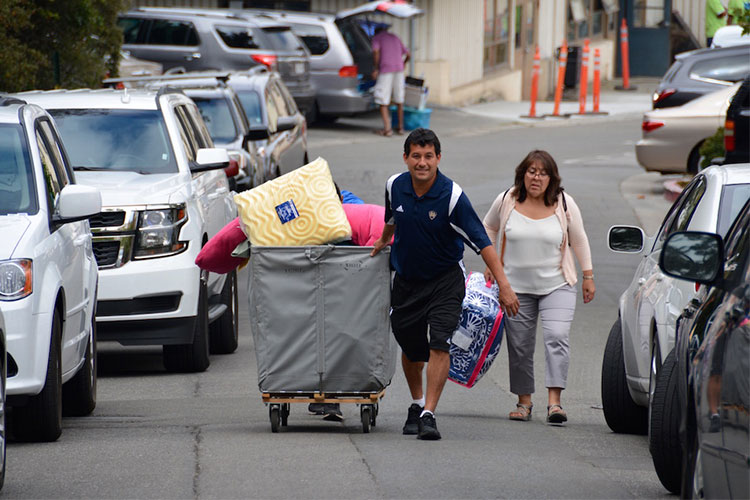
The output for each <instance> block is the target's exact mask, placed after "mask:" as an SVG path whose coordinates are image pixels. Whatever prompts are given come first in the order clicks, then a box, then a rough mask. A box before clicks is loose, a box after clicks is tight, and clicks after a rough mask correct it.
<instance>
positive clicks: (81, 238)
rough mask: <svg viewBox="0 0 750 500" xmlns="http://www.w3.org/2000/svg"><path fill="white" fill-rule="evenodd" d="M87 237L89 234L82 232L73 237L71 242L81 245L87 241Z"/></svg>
mask: <svg viewBox="0 0 750 500" xmlns="http://www.w3.org/2000/svg"><path fill="white" fill-rule="evenodd" d="M89 238H91V236H90V235H88V234H82V235H81V236H77V237H76V238H75V239H74V240H73V244H74V245H75V246H77V247H80V246H83V245H85V244H86V242H87V241H88V240H89Z"/></svg>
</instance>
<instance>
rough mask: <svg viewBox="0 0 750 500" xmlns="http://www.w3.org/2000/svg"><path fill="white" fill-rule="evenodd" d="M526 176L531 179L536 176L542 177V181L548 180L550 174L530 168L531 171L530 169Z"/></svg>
mask: <svg viewBox="0 0 750 500" xmlns="http://www.w3.org/2000/svg"><path fill="white" fill-rule="evenodd" d="M526 175H528V176H529V177H536V176H539V177H541V178H542V179H544V178H546V177H549V174H548V173H547V172H545V171H544V170H537V169H535V168H530V169H528V170H527V171H526Z"/></svg>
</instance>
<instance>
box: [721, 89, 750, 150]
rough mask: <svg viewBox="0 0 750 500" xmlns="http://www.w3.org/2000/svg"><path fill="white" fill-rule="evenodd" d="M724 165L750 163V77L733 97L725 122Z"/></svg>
mask: <svg viewBox="0 0 750 500" xmlns="http://www.w3.org/2000/svg"><path fill="white" fill-rule="evenodd" d="M724 150H725V154H724V163H750V77H747V78H745V80H744V81H743V82H742V85H740V88H739V89H737V92H736V93H735V94H734V97H732V100H731V102H730V103H729V108H727V117H726V120H725V122H724Z"/></svg>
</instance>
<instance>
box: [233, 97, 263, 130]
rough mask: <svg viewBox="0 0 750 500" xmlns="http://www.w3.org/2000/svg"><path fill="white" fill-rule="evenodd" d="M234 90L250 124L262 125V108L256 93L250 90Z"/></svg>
mask: <svg viewBox="0 0 750 500" xmlns="http://www.w3.org/2000/svg"><path fill="white" fill-rule="evenodd" d="M236 92H237V97H238V98H239V99H240V103H242V109H244V110H245V115H246V116H247V121H248V123H249V124H250V126H251V127H252V126H253V125H263V108H262V107H261V104H260V96H259V95H258V93H257V92H254V91H252V90H237V91H236Z"/></svg>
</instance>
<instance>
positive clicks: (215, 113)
mask: <svg viewBox="0 0 750 500" xmlns="http://www.w3.org/2000/svg"><path fill="white" fill-rule="evenodd" d="M192 99H193V101H195V104H196V105H197V106H198V109H199V110H200V112H201V116H202V117H203V121H204V122H206V126H207V127H208V133H209V134H211V139H213V140H214V142H220V143H226V142H232V141H233V140H235V139H236V138H237V136H238V135H239V132H238V131H237V125H236V124H235V123H234V118H232V112H231V111H230V110H229V104H227V101H226V100H225V99H224V98H223V97H218V98H204V97H193V98H192Z"/></svg>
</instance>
